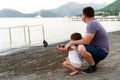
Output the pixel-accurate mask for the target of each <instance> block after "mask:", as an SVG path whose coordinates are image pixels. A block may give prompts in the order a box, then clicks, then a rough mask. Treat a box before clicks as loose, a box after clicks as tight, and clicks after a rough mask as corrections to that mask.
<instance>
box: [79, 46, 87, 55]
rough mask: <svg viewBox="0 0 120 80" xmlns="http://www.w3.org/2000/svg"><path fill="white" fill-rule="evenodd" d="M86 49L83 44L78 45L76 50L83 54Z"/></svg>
mask: <svg viewBox="0 0 120 80" xmlns="http://www.w3.org/2000/svg"><path fill="white" fill-rule="evenodd" d="M85 51H86V49H85V47H84V45H78V52H79V53H80V54H81V56H82V55H84V53H85Z"/></svg>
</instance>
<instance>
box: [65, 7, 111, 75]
mask: <svg viewBox="0 0 120 80" xmlns="http://www.w3.org/2000/svg"><path fill="white" fill-rule="evenodd" d="M82 21H84V22H85V23H87V28H86V35H85V37H84V38H83V39H81V40H77V41H70V42H68V43H67V44H66V45H65V48H69V47H70V46H71V45H78V51H79V53H80V55H81V56H82V57H83V58H84V59H85V60H86V61H87V62H88V63H89V67H88V68H87V69H85V70H84V71H83V72H84V73H92V72H94V71H96V70H97V68H96V65H97V64H98V62H99V61H101V60H103V59H105V58H106V56H107V55H108V53H109V40H108V35H107V32H106V31H105V29H104V28H103V27H102V25H101V24H100V23H99V22H98V21H97V20H96V19H95V18H94V9H93V8H92V7H86V8H84V9H83V14H82Z"/></svg>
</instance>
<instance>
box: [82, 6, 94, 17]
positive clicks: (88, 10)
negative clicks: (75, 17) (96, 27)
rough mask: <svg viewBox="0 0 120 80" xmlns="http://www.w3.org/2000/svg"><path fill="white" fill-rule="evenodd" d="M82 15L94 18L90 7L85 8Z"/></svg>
mask: <svg viewBox="0 0 120 80" xmlns="http://www.w3.org/2000/svg"><path fill="white" fill-rule="evenodd" d="M83 14H84V15H85V16H86V17H90V18H91V17H94V9H93V8H92V7H85V8H84V9H83Z"/></svg>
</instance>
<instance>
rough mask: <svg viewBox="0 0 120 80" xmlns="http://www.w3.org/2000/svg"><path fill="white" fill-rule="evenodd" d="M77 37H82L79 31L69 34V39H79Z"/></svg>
mask: <svg viewBox="0 0 120 80" xmlns="http://www.w3.org/2000/svg"><path fill="white" fill-rule="evenodd" d="M79 39H82V36H81V34H80V33H73V34H72V35H71V40H79Z"/></svg>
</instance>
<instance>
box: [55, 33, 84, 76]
mask: <svg viewBox="0 0 120 80" xmlns="http://www.w3.org/2000/svg"><path fill="white" fill-rule="evenodd" d="M79 39H82V37H81V34H80V33H73V34H72V35H71V39H70V40H79ZM57 49H58V50H60V51H68V57H67V58H66V60H65V61H64V62H63V66H64V67H66V68H67V69H69V70H71V71H72V72H71V73H70V75H74V74H77V73H78V69H79V68H81V64H82V57H81V56H80V54H79V53H78V50H77V45H72V46H71V47H70V48H69V49H66V48H65V47H64V46H61V45H57Z"/></svg>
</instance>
